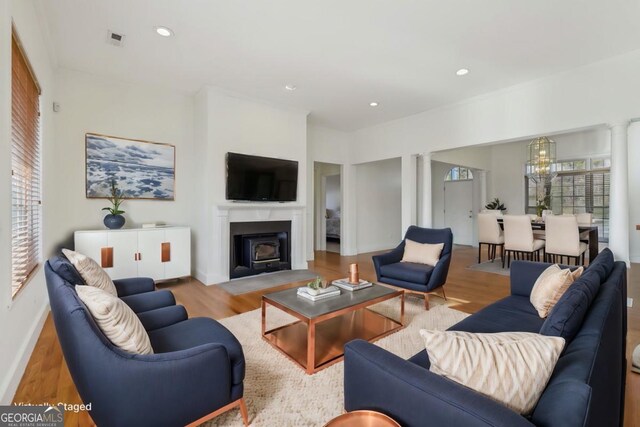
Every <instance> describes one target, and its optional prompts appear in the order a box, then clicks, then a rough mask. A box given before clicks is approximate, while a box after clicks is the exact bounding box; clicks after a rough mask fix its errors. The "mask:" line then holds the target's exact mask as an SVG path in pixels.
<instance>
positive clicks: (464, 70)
mask: <svg viewBox="0 0 640 427" xmlns="http://www.w3.org/2000/svg"><path fill="white" fill-rule="evenodd" d="M467 74H469V70H468V69H467V68H460V69H459V70H458V71H456V75H458V76H466V75H467Z"/></svg>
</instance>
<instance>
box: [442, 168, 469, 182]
mask: <svg viewBox="0 0 640 427" xmlns="http://www.w3.org/2000/svg"><path fill="white" fill-rule="evenodd" d="M471 179H473V173H471V169H467V168H464V167H462V166H456V167H454V168H451V170H450V171H449V172H447V175H446V176H445V177H444V180H445V181H467V180H471Z"/></svg>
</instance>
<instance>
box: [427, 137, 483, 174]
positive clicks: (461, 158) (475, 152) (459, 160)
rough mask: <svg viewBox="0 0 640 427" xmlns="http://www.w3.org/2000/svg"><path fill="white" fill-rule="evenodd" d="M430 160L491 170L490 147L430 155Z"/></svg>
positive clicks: (460, 149)
mask: <svg viewBox="0 0 640 427" xmlns="http://www.w3.org/2000/svg"><path fill="white" fill-rule="evenodd" d="M431 160H434V161H438V162H442V163H448V164H450V165H452V167H453V166H464V167H467V168H473V169H483V170H489V169H491V161H492V156H491V146H488V145H480V146H477V147H465V148H456V149H453V150H446V151H438V152H437V153H432V154H431ZM442 178H443V179H444V176H443V177H442Z"/></svg>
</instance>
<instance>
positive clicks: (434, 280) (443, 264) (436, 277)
mask: <svg viewBox="0 0 640 427" xmlns="http://www.w3.org/2000/svg"><path fill="white" fill-rule="evenodd" d="M450 264H451V253H448V254H446V255H445V256H443V257H442V258H440V259H439V260H438V263H437V264H436V266H435V267H434V269H433V272H432V273H431V277H430V278H429V283H427V290H428V291H431V290H433V289H436V288H439V287H440V286H442V285H444V284H445V282H446V281H447V275H448V274H449V265H450Z"/></svg>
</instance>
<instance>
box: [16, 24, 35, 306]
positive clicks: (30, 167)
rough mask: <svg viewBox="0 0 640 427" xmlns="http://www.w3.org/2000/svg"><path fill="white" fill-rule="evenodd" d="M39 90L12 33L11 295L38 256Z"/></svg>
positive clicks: (25, 278)
mask: <svg viewBox="0 0 640 427" xmlns="http://www.w3.org/2000/svg"><path fill="white" fill-rule="evenodd" d="M39 104H40V88H39V86H38V83H37V81H36V79H35V77H34V75H33V73H32V72H31V68H30V66H29V62H28V61H27V59H26V57H25V55H24V52H23V51H22V49H21V48H20V43H19V41H18V39H17V38H16V35H15V33H14V34H13V37H12V42H11V192H12V201H11V296H12V297H15V296H16V294H17V293H18V291H19V290H20V289H21V288H22V287H23V286H24V285H25V284H26V283H27V282H28V280H29V279H30V277H31V275H32V274H33V273H34V272H35V270H36V269H37V267H38V265H39V264H40V262H41V255H40V234H41V233H40V210H41V206H40V105H39Z"/></svg>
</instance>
